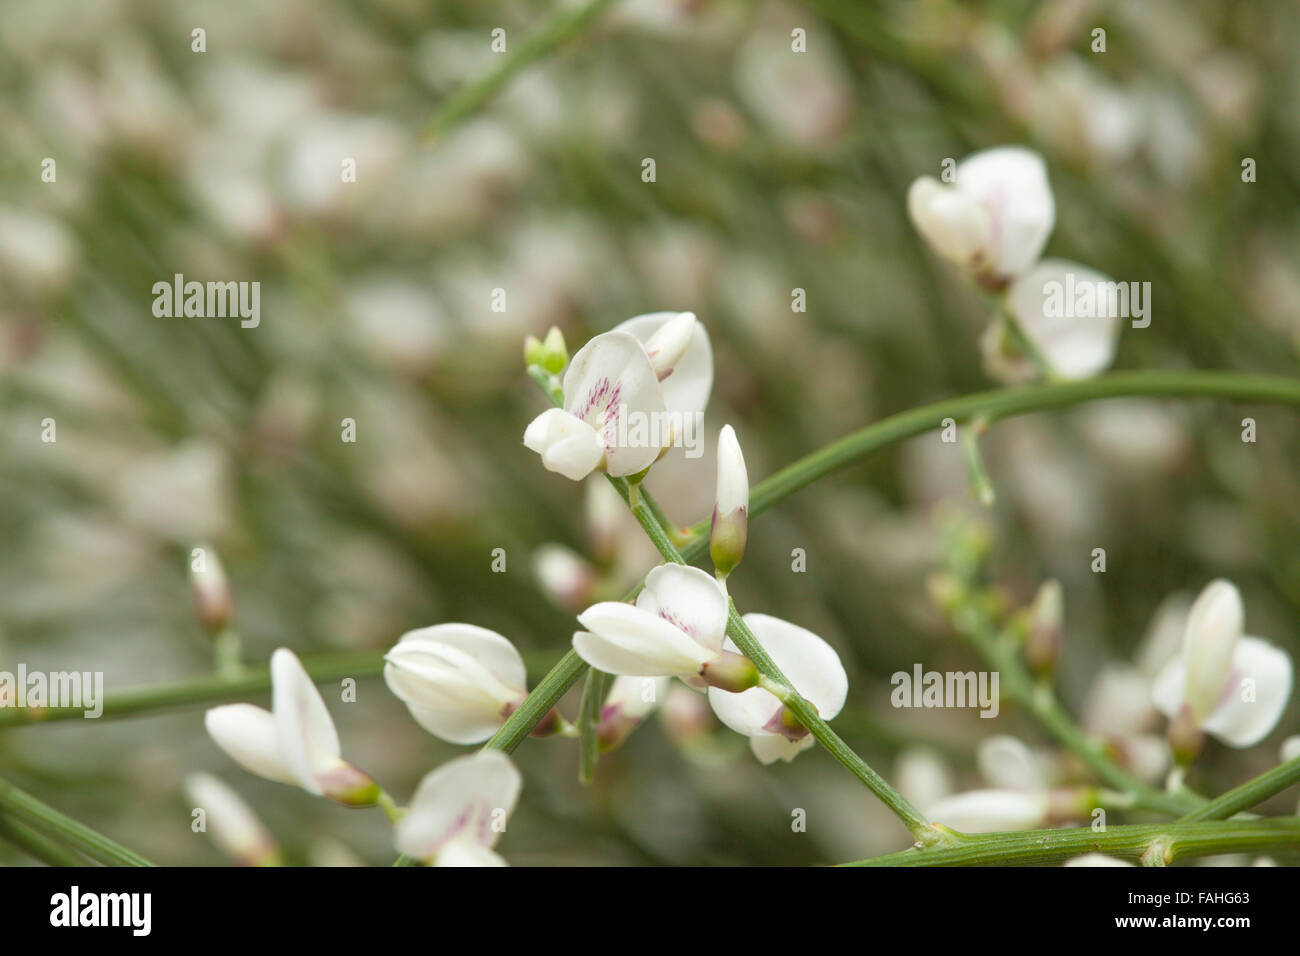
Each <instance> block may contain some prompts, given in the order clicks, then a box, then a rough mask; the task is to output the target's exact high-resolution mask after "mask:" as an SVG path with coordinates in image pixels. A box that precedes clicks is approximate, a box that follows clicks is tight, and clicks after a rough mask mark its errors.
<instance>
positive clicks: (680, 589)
mask: <svg viewBox="0 0 1300 956" xmlns="http://www.w3.org/2000/svg"><path fill="white" fill-rule="evenodd" d="M636 606H637V607H638V608H640V609H641V610H643V611H646V612H647V613H649V614H653V615H655V616H656V617H661V618H663V619H664V620H665V621H668V622H670V623H672V624H674V625H676V626H677V627H678V628H680V629H681V630H683V631H685V632H686V634H687V635H689V636H690V637H691V638H692V639H693V640H694V641H695V642H696V643H698V644H702V645H704V646H705V647H707V648H710V649H712V650H715V651H716V650H721V648H722V637H723V635H724V634H725V633H726V631H727V609H728V602H727V596H726V594H725V593H724V592H723V590H722V587H721V586H720V585H719V584H718V582H717V580H716V579H715V578H714V577H713V575H711V574H708V573H707V572H705V571H701V570H700V569H699V568H692V567H688V566H686V565H683V564H661V565H659V566H658V567H656V568H654V569H652V570H651V571H650V573H649V574H647V575H646V577H645V587H644V588H642V590H641V593H640V594H638V595H637V599H636Z"/></svg>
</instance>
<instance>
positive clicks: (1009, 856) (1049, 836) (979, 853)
mask: <svg viewBox="0 0 1300 956" xmlns="http://www.w3.org/2000/svg"><path fill="white" fill-rule="evenodd" d="M1156 843H1159V844H1160V847H1161V848H1162V849H1164V851H1165V853H1164V857H1163V859H1162V860H1160V861H1150V862H1163V863H1171V862H1173V861H1174V860H1182V859H1190V858H1193V857H1198V856H1213V855H1215V854H1220V853H1249V852H1254V851H1261V850H1268V849H1274V848H1277V847H1282V846H1300V819H1297V818H1295V817H1285V818H1278V819H1272V820H1229V821H1216V822H1206V823H1178V824H1164V825H1152V824H1137V825H1129V826H1114V827H1107V828H1106V829H1105V830H1103V831H1096V830H1093V829H1092V828H1091V827H1077V828H1072V829H1065V830H1029V831H1026V832H1023V833H985V834H981V835H979V836H967V835H965V834H963V835H960V836H959V838H958V839H957V840H956V842H955V843H953V844H952V845H949V846H943V847H926V848H924V849H916V848H912V849H908V850H903V851H901V852H899V853H889V854H886V855H885V856H877V857H872V858H871V859H869V860H857V861H855V862H853V863H847V864H844V865H845V866H990V865H996V866H1016V865H1019V866H1034V865H1043V864H1047V863H1060V862H1062V861H1063V860H1068V859H1070V858H1071V857H1076V856H1082V855H1083V854H1085V853H1104V854H1106V855H1107V856H1114V857H1118V858H1120V859H1124V860H1131V861H1134V862H1137V861H1140V860H1141V859H1142V855H1143V854H1144V853H1146V852H1147V850H1148V849H1150V848H1151V847H1152V845H1153V844H1156Z"/></svg>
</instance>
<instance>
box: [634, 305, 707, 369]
mask: <svg viewBox="0 0 1300 956" xmlns="http://www.w3.org/2000/svg"><path fill="white" fill-rule="evenodd" d="M697 324H698V323H697V321H696V318H695V313H694V312H678V313H677V314H676V315H674V316H673V317H672V318H671V319H669V320H668V321H667V322H665V323H664V324H663V325H661V326H659V328H658V329H656V330H655V333H654V334H653V335H652V336H650V338H649V339H647V340H646V341H645V342H642V343H641V344H642V347H643V348H644V349H645V352H646V355H647V356H649V358H650V366H651V368H653V369H654V370H655V374H656V375H657V376H659V378H660V379H664V378H667V377H668V375H669V374H670V373H671V372H672V370H673V366H675V365H676V364H677V363H678V362H680V361H681V360H682V356H683V355H685V354H686V349H687V347H688V346H689V345H690V344H691V336H692V335H693V334H694V333H695V326H696V325H697ZM638 341H640V340H639V339H638Z"/></svg>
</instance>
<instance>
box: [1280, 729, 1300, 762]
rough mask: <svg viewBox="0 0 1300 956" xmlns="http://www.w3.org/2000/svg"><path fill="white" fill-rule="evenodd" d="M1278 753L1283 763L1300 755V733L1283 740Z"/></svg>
mask: <svg viewBox="0 0 1300 956" xmlns="http://www.w3.org/2000/svg"><path fill="white" fill-rule="evenodd" d="M1278 754H1279V756H1280V758H1281V760H1282V762H1283V763H1286V762H1287V761H1288V760H1295V759H1296V758H1297V757H1300V734H1296V735H1294V736H1291V737H1288V738H1287V739H1286V740H1284V741H1282V748H1281V749H1280V750H1279V751H1278Z"/></svg>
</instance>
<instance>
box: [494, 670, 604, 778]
mask: <svg viewBox="0 0 1300 956" xmlns="http://www.w3.org/2000/svg"><path fill="white" fill-rule="evenodd" d="M586 670H587V663H586V661H584V660H583V659H582V658H581V657H579V656H578V652H577V651H575V650H574V649H573V648H569V650H568V651H566V652H565V655H564V656H563V657H561V658H560V661H559V663H557V664H556V665H555V666H554V667H552V668H551V670H550V672H549V673H548V674H547V675H546V676H545V677H543V678H542V680H541V683H539V684H538V685H537V686H536V687H534V688H533V690H532V693H530V694H529V695H528V696H527V697H525V698H524V702H523V703H522V704H520V705H519V707H518V708H517V709H516V710H515V711H514V713H512V714H511V715H510V716H509V717H508V718H507V719H506V722H505V723H504V724H502V725H501V729H500V730H498V731H497V732H496V733H495V734H493V735H492V737H491V739H490V740H488V742H487V743H485V744H484V745H483V749H484V750H489V749H490V750H504V751H505V752H506V753H508V754H509V753H514V752H515V748H516V747H518V746H519V745H520V744H521V743H523V742H524V739H525V738H527V736H528V735H529V734H530V733H532V730H533V728H534V727H536V726H537V725H538V723H540V722H541V719H542V718H543V717H545V716H546V715H547V714H548V713H550V710H551V708H552V707H554V706H555V705H556V704H558V703H559V702H560V698H561V697H563V696H564V695H565V693H566V692H567V691H568V690H569V688H570V687H572V686H573V685H574V683H575V682H576V681H577V680H578V678H579V677H581V676H582V675H583V673H584V672H585V671H586Z"/></svg>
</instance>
